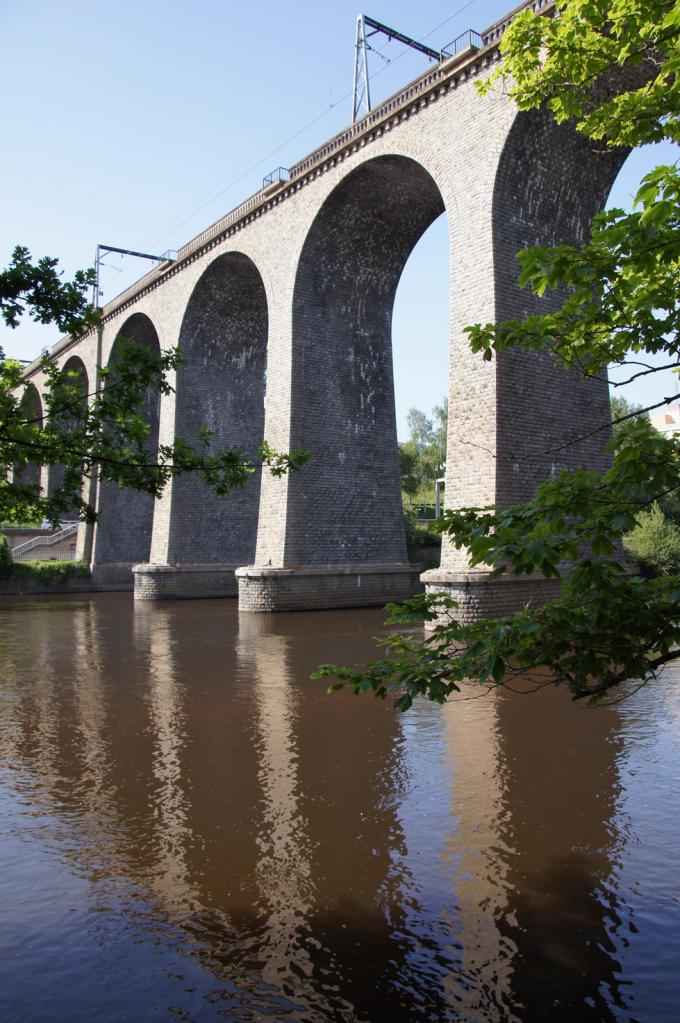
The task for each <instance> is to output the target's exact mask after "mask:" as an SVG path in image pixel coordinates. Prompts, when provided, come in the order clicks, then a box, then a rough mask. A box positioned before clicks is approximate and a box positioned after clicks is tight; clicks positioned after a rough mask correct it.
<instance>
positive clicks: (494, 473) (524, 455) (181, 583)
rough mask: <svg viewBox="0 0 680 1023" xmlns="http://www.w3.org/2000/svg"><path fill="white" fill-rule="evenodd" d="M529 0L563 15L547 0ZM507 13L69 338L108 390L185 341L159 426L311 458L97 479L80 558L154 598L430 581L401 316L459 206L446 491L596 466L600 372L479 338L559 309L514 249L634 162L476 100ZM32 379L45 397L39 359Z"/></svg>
mask: <svg viewBox="0 0 680 1023" xmlns="http://www.w3.org/2000/svg"><path fill="white" fill-rule="evenodd" d="M524 6H531V7H532V8H533V9H535V10H536V11H540V12H542V13H545V14H546V15H549V14H550V13H551V12H552V4H551V3H550V2H545V0H534V2H532V3H531V4H528V5H524ZM514 13H515V12H513V14H514ZM512 16H513V15H512V14H511V15H509V16H508V18H507V19H505V20H504V21H501V22H499V23H497V24H495V25H493V26H491V28H489V29H488V30H487V31H486V32H485V33H483V35H482V41H483V45H482V47H481V48H480V49H479V50H468V51H466V52H464V53H462V54H459V55H457V56H455V57H453V58H450V59H447V60H445V61H443V62H442V63H440V64H438V65H436V66H434V67H433V68H431V69H430V70H429V71H428V72H426V73H425V74H423V75H422V76H421V77H420V78H418V79H417V80H415V81H414V82H412V83H411V84H409V85H408V86H406V87H405V88H404V89H403V90H402V91H401V92H400V93H398V94H396V95H395V96H393V97H392V98H391V99H389V100H388V101H386V102H385V103H383V104H382V105H381V106H379V107H377V108H375V109H374V110H373V111H371V113H370V114H368V115H367V116H366V117H364V118H363V119H362V120H360V121H358V122H356V123H355V124H353V125H352V126H351V127H349V128H348V129H347V130H346V131H344V132H342V133H341V134H339V135H337V136H336V137H334V138H332V139H330V140H329V141H328V142H327V143H326V144H325V145H323V146H321V147H320V148H319V149H317V150H316V151H315V152H313V153H312V154H310V155H309V156H308V157H306V158H305V159H304V160H302V161H301V162H300V163H298V164H297V165H295V166H294V167H293V168H291V174H290V180H289V181H286V182H278V183H275V184H274V185H272V186H269V187H267V188H265V189H263V190H262V191H260V192H258V193H257V194H256V195H254V196H252V197H251V198H250V199H248V200H247V201H246V202H244V203H243V204H242V205H241V206H239V207H238V208H237V209H235V210H233V211H232V212H231V213H229V214H227V216H225V217H224V218H222V219H221V220H220V221H218V222H217V223H216V224H214V225H213V226H212V227H210V228H208V230H206V231H204V232H203V233H202V234H200V235H199V236H198V237H196V238H194V239H193V240H192V241H190V242H189V243H188V244H187V245H185V246H184V247H183V248H182V249H181V250H180V251H179V253H178V259H177V261H176V262H174V263H171V264H165V265H161V266H160V267H158V268H155V269H154V270H152V271H151V272H150V273H148V274H146V276H144V277H142V278H141V279H140V280H139V281H138V282H137V283H136V284H135V285H133V286H132V287H131V288H129V289H128V290H127V291H125V292H123V293H122V294H121V295H119V296H118V297H117V298H116V299H114V300H113V301H112V302H110V303H109V304H108V305H107V306H106V307H105V308H104V310H103V324H102V327H101V329H100V331H99V332H93V333H91V334H89V335H88V336H86V337H84V338H82V339H81V340H79V341H73V340H70V339H63V340H62V341H60V342H59V343H58V344H56V345H55V347H54V349H53V353H54V355H55V356H56V357H57V359H58V360H59V363H60V364H62V365H63V366H64V367H66V366H69V367H71V366H74V365H78V366H80V368H81V369H82V372H83V374H84V380H85V381H86V382H87V384H88V388H89V390H92V388H93V385H94V383H95V382H96V380H97V378H98V377H97V365H106V364H107V363H108V362H109V360H110V359H112V358H115V355H116V343H117V342H116V338H117V336H118V335H119V334H121V335H124V336H127V337H131V338H134V339H136V340H138V341H140V342H143V343H145V344H147V345H149V346H150V347H152V348H153V349H156V350H158V349H160V348H165V347H169V346H171V345H175V344H179V345H180V346H181V348H182V350H183V354H184V357H185V363H184V365H182V366H181V367H180V368H179V369H178V370H177V371H176V376H175V379H174V380H173V381H171V382H172V383H173V385H174V389H175V390H174V393H173V394H170V395H163V396H162V398H160V397H158V398H156V399H151V400H150V401H149V407H148V409H147V414H148V416H149V421H150V422H151V424H152V434H153V439H154V440H156V438H159V439H160V440H161V441H162V442H171V441H172V439H173V438H174V437H175V436H176V435H178V436H189V435H190V434H191V433H192V432H193V431H195V429H196V428H197V427H198V426H199V425H200V424H202V423H206V424H207V425H208V426H209V427H210V428H211V429H213V430H214V431H215V435H216V442H217V443H219V444H220V445H223V446H228V447H237V448H240V449H242V450H244V451H253V450H254V449H255V448H256V447H257V446H258V445H259V444H260V442H261V441H262V440H263V438H265V437H266V439H267V440H268V441H269V443H270V444H272V445H273V446H274V447H275V448H276V449H278V450H281V451H287V450H290V449H292V448H294V447H296V446H298V445H301V446H304V447H306V448H308V449H309V450H310V451H311V453H312V457H311V459H310V461H309V462H308V464H307V465H306V466H305V467H304V468H303V469H302V470H301V471H299V472H296V473H294V474H292V475H290V476H287V477H284V478H282V479H275V478H273V477H271V476H270V475H269V474H268V473H267V472H264V473H261V474H260V475H259V476H257V477H256V478H253V479H252V480H251V481H250V482H249V483H248V484H247V485H246V487H245V488H244V489H243V490H238V491H235V492H234V493H232V494H230V495H228V496H227V497H220V498H218V497H216V496H215V495H213V494H212V493H211V492H209V491H208V490H207V489H206V488H205V487H204V486H203V485H202V484H201V483H200V482H197V481H196V480H195V479H191V478H188V477H184V478H180V479H178V480H175V481H173V482H171V483H170V484H169V485H168V487H167V489H166V491H165V493H164V495H163V497H162V499H161V500H159V501H157V502H154V501H153V500H152V499H150V498H148V497H147V496H145V495H140V494H134V493H132V492H130V491H119V490H118V489H117V488H115V487H111V486H101V487H99V489H98V492H94V493H92V494H90V495H89V499H90V500H92V501H94V503H95V504H96V506H97V508H98V510H99V511H100V513H101V515H100V520H99V522H98V523H97V525H96V526H95V527H90V526H86V525H84V524H83V525H81V527H80V534H79V538H78V554H79V555H80V556H81V557H84V558H85V559H87V560H88V561H89V562H90V564H91V567H92V571H93V575H94V578H95V580H98V581H99V583H100V584H101V585H102V587H107V588H115V587H118V588H123V587H131V586H132V584H133V578H134V589H135V595H136V596H137V597H140V598H147V599H154V598H155V599H159V598H166V597H190V596H196V597H198V596H215V595H229V594H236V592H237V591H238V592H239V599H240V605H241V607H242V608H243V609H245V610H249V611H270V610H282V609H283V610H285V609H297V608H312V607H341V606H353V605H368V604H378V603H383V602H385V601H387V600H391V599H398V598H400V597H403V596H405V595H407V594H410V593H412V592H414V591H415V590H416V589H417V588H418V570H417V569H416V568H415V567H413V566H411V565H409V564H408V563H407V554H406V545H405V538H404V530H403V521H402V508H401V495H400V483H399V472H398V449H397V435H396V421H395V409H394V394H393V379H392V355H391V318H392V308H393V303H394V297H395V292H396V288H397V284H398V281H399V277H400V274H401V272H402V270H403V267H404V265H405V263H406V260H407V259H408V256H409V254H410V252H411V250H412V249H413V247H414V246H415V244H416V243H417V241H418V240H419V238H420V237H421V235H422V234H423V232H424V231H425V230H426V229H427V228H428V227H429V225H430V224H431V223H432V222H433V221H434V220H435V219H436V218H437V217H438V216H439V215H440V214H442V213H444V212H445V213H446V216H447V219H448V227H449V242H450V363H449V366H450V369H449V408H450V416H449V435H448V455H447V475H446V495H447V502H449V504H450V505H452V506H454V505H458V506H461V505H480V504H481V505H486V504H492V503H500V504H504V503H509V502H514V501H519V500H524V499H526V498H528V497H529V496H530V495H531V494H532V493H533V491H534V489H535V487H536V486H537V484H538V483H539V482H541V481H542V480H543V479H545V478H546V477H548V476H549V475H550V474H551V473H554V472H555V471H556V470H558V469H561V468H576V467H590V468H593V467H600V466H602V467H603V466H604V464H605V456H604V453H603V450H602V440H601V438H602V433H599V434H596V435H595V436H591V437H590V438H589V439H586V440H582V441H580V442H575V443H573V444H572V445H570V446H567V447H565V446H564V444H565V441H567V440H569V439H570V438H572V439H574V440H575V441H576V439H577V438H578V437H580V436H587V435H588V434H590V433H591V431H592V430H593V429H594V428H595V427H597V426H601V424H602V423H603V422H607V420H608V417H609V398H608V391H607V385H606V383H605V382H602V381H596V380H587V381H586V380H582V379H581V378H580V376H579V375H578V374H576V373H574V372H568V371H566V370H564V369H562V368H560V367H558V366H557V365H556V364H555V363H554V362H553V361H552V360H551V358H550V357H549V356H548V355H547V354H546V353H543V352H503V353H501V354H500V355H498V356H497V357H495V358H494V359H493V361H492V362H488V363H487V362H483V361H482V360H481V359H480V357H479V356H473V355H472V354H471V353H470V351H469V348H468V344H467V340H466V335H465V333H464V327H465V326H466V325H467V324H470V323H475V322H480V321H481V322H487V321H494V320H502V319H506V318H509V317H520V316H523V315H524V314H526V313H529V312H531V311H532V310H538V309H539V308H540V309H541V310H546V309H548V308H550V306H549V302H550V299H547V300H546V299H543V300H541V302H540V304H539V302H538V300H535V299H533V298H532V297H531V296H530V295H528V294H527V293H526V291H522V290H520V289H519V287H518V284H517V273H518V269H517V264H516V261H515V260H514V255H515V253H516V252H517V251H518V250H519V249H521V248H523V247H525V246H527V245H530V244H536V243H540V244H550V243H563V242H579V241H581V240H583V239H584V238H585V237H586V235H587V232H588V229H589V225H590V221H591V218H592V216H593V214H594V213H595V212H596V211H597V210H598V209H600V208H601V207H602V205H603V204H604V202H605V200H606V198H607V195H608V192H609V190H610V188H611V185H612V183H613V181H614V178H615V177H616V175H617V173H618V170H619V168H620V166H621V163H622V162H623V159H624V158H625V155H626V154H625V153H624V152H613V153H612V152H609V153H602V152H594V151H593V149H592V147H591V145H590V144H589V142H588V140H586V139H583V138H581V137H579V136H577V134H576V133H575V132H574V131H573V130H572V129H571V128H570V127H568V126H562V127H560V126H558V125H556V124H555V122H554V121H553V120H552V118H551V117H550V116H549V115H548V114H547V113H546V112H544V111H535V112H529V113H522V112H519V111H518V110H517V108H516V106H515V105H514V104H513V103H512V102H511V101H510V100H509V99H508V98H507V96H506V95H505V94H504V93H503V92H502V90H496V91H494V92H492V93H491V94H490V95H488V96H487V97H485V98H482V97H480V96H479V94H478V93H477V91H476V89H475V80H476V79H477V78H478V77H479V76H480V75H484V74H487V73H489V72H490V71H491V70H492V69H493V67H494V66H495V64H496V63H497V61H498V60H499V59H500V55H499V41H500V38H501V36H502V34H503V31H504V30H505V28H506V27H507V25H508V24H509V22H510V20H511V18H512ZM27 374H28V376H29V377H30V379H31V381H32V382H33V383H34V384H35V387H36V392H35V393H32V398H31V400H32V401H33V402H34V403H35V402H39V400H40V399H39V393H40V390H41V387H42V385H43V379H42V377H41V372H40V366H39V363H35V364H33V365H32V366H31V367H29V369H28V370H27ZM265 380H266V400H265ZM558 447H559V448H560V449H561V450H560V451H559V454H558V455H555V454H552V455H551V454H546V453H545V452H549V451H550V450H551V449H555V448H558ZM57 472H58V470H57V469H54V470H52V473H53V475H52V476H51V477H50V479H46V480H44V481H43V485H44V486H48V487H50V486H53V485H54V480H55V479H56V476H55V475H54V474H56V473H57ZM424 581H425V582H426V584H428V585H429V586H432V587H435V588H442V587H443V588H446V589H448V590H450V591H452V592H453V593H454V595H456V596H458V598H459V599H461V600H462V601H463V606H464V608H467V609H468V611H469V613H470V614H476V613H480V612H484V611H502V610H505V609H511V608H512V607H514V606H516V605H517V604H519V603H520V602H523V601H524V600H526V599H527V598H528V597H532V596H536V595H537V593H538V592H539V590H540V587H541V585H542V584H541V583H540V582H539V581H538V580H528V581H527V580H525V581H523V582H518V581H516V580H513V581H509V582H504V581H503V580H494V581H490V580H489V576H488V574H487V573H484V572H471V571H470V570H469V568H468V566H467V564H466V561H465V557H464V554H463V553H461V552H459V551H456V550H455V549H454V548H453V547H448V546H446V545H444V549H443V552H442V560H441V567H440V568H439V569H436V570H433V571H430V572H428V573H426V574H425V576H424ZM550 585H554V584H550Z"/></svg>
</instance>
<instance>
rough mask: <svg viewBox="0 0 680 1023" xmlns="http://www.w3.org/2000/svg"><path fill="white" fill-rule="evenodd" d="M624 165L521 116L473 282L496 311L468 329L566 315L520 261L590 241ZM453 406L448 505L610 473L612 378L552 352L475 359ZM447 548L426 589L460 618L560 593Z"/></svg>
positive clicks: (504, 155)
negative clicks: (525, 284)
mask: <svg viewBox="0 0 680 1023" xmlns="http://www.w3.org/2000/svg"><path fill="white" fill-rule="evenodd" d="M626 155H627V154H626V151H624V150H606V149H605V147H604V145H598V144H596V143H593V142H592V141H591V140H589V139H587V138H585V137H584V136H583V135H581V134H579V133H578V132H577V131H576V130H575V128H574V127H573V125H571V124H564V125H558V124H557V123H556V122H555V120H554V118H553V117H552V115H551V113H550V112H549V111H548V110H536V111H527V112H524V111H518V112H517V113H516V114H515V116H514V118H513V120H512V122H511V124H510V125H509V127H508V130H507V132H506V134H505V136H504V139H503V141H502V145H501V146H500V148H499V152H498V157H497V163H496V169H495V175H494V179H493V189H492V192H491V195H490V207H489V217H490V223H489V224H488V228H487V230H488V233H489V237H490V255H491V260H490V261H489V268H488V270H486V269H484V268H482V270H481V271H480V272H479V273H471V274H470V283H466V282H465V281H464V282H463V288H464V289H467V293H468V295H473V296H474V294H475V293H477V294H480V295H481V293H482V291H483V290H484V288H486V289H487V291H488V294H489V295H492V296H493V303H492V305H491V308H490V309H489V311H488V312H487V314H486V315H485V316H476V317H475V316H474V312H473V313H472V317H471V318H469V319H468V322H475V320H477V321H479V320H481V321H482V322H485V320H488V319H493V320H494V321H495V322H496V323H498V322H501V321H503V320H506V319H520V320H521V319H522V318H523V317H525V316H526V315H529V314H535V313H536V314H537V313H545V312H549V311H551V310H554V309H557V308H559V307H560V305H561V304H562V302H563V300H564V297H565V296H564V293H558V292H557V293H552V294H548V295H546V296H544V297H543V298H538V297H536V296H533V295H532V294H531V292H530V291H529V290H528V289H526V288H524V289H523V288H520V287H519V272H520V266H519V263H518V261H517V259H516V258H515V257H516V253H517V252H519V251H520V250H521V249H523V248H527V247H528V246H531V245H558V244H576V245H578V244H581V243H582V242H583V241H585V240H586V238H587V236H588V232H589V228H590V225H591V222H592V218H593V216H594V214H595V213H597V211H598V210H600V209H602V207H603V206H604V203H605V201H606V198H607V195H608V193H609V191H610V189H611V186H612V184H613V182H614V179H615V178H616V175H617V174H618V172H619V169H620V167H621V165H622V163H623V161H624V159H625V157H626ZM467 308H468V309H474V302H472V301H469V300H468V302H467ZM489 313H490V315H489ZM475 379H476V380H478V381H480V382H481V381H484V390H483V392H482V391H481V390H480V389H476V388H475V385H474V382H475ZM457 388H461V389H462V388H467V390H468V399H467V405H466V402H465V400H462V401H456V398H457V397H460V394H459V393H458V394H456V390H457ZM475 396H476V400H477V402H478V409H477V412H476V414H475V412H474V409H473V403H474V400H475ZM452 399H453V401H452V407H453V410H454V414H453V415H452V416H451V417H450V420H449V438H448V451H447V474H446V475H447V486H446V490H447V504H448V505H449V506H465V505H476V506H484V505H490V504H495V505H498V506H503V505H508V504H513V503H517V502H522V501H526V500H528V499H530V498H531V497H532V496H533V494H534V492H535V490H536V488H537V487H538V485H539V484H540V483H542V482H544V481H545V480H546V479H549V478H550V477H551V476H553V475H555V474H556V473H557V472H559V471H561V470H562V469H576V468H585V469H600V470H601V469H604V468H605V467H606V465H607V455H606V452H605V442H606V440H607V437H608V424H609V419H610V411H609V393H608V386H607V381H606V379H605V378H599V379H593V378H588V377H586V376H584V375H583V374H582V373H581V372H580V371H579V370H578V369H577V368H573V369H569V370H567V369H565V368H564V367H562V366H561V365H560V364H558V363H557V362H556V360H555V359H554V358H553V357H552V356H551V355H550V353H549V352H548V351H520V350H511V351H505V352H501V353H495V354H494V357H493V359H492V361H491V363H486V364H485V363H483V362H482V360H481V356H479V355H476V356H474V357H472V358H471V359H470V358H468V357H466V370H465V373H464V374H461V375H460V379H458V378H457V377H454V378H452ZM458 409H462V411H463V414H457V410H458ZM444 541H445V542H444V544H443V547H442V567H441V569H440V570H434V571H432V572H428V573H426V575H425V576H423V579H424V581H425V582H426V584H427V586H428V587H432V588H433V589H435V590H439V589H442V588H443V589H445V590H446V591H447V592H448V593H450V594H451V595H452V596H453V597H454V598H455V599H457V600H458V602H459V609H460V610H459V613H460V614H462V615H466V614H471V615H472V616H473V617H474V616H479V615H485V614H496V613H498V610H499V609H500V610H502V611H504V612H505V611H510V610H513V609H515V608H517V607H520V606H522V604H524V603H526V602H527V601H531V600H544V599H546V598H547V597H550V596H554V595H556V593H557V592H558V590H559V583H556V582H555V581H554V580H543V579H539V578H536V579H532V580H530V581H519V582H517V581H513V584H512V586H510V585H509V581H508V579H506V578H505V577H503V578H502V579H498V580H493V579H491V577H490V576H489V573H488V571H485V570H484V569H476V570H474V571H472V572H471V571H470V569H469V567H468V563H467V555H466V552H465V551H464V550H456V549H454V548H453V547H452V546H451V545H450V544H449V543H447V542H446V537H445V538H444Z"/></svg>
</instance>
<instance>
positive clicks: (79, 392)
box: [47, 355, 90, 520]
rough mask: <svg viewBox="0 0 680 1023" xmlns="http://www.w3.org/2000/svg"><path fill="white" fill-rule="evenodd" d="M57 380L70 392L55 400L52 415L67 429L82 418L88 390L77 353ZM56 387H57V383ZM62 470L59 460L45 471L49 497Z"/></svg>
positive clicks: (74, 512) (72, 515) (70, 516)
mask: <svg viewBox="0 0 680 1023" xmlns="http://www.w3.org/2000/svg"><path fill="white" fill-rule="evenodd" d="M59 382H64V383H65V384H66V385H67V387H68V388H69V392H70V393H69V395H68V397H67V398H66V399H65V400H64V402H63V403H62V402H60V401H59V400H58V401H57V405H56V409H55V411H54V412H53V413H52V415H53V418H54V419H56V421H57V423H58V425H59V426H60V427H61V428H62V429H64V430H69V429H72V428H74V427H75V426H77V424H78V423H79V422H80V421H81V420H82V416H83V413H84V411H85V408H86V406H87V401H88V395H89V391H90V383H89V378H88V374H87V369H86V368H85V363H84V362H83V360H82V359H81V358H80V356H79V355H72V356H71V357H70V358H69V359H67V360H66V362H65V363H64V365H63V366H62V368H61V372H60V374H59ZM57 388H59V383H58V384H57ZM71 389H73V391H71ZM64 472H65V467H64V466H63V465H62V464H61V463H59V462H57V463H55V464H54V465H51V466H50V467H49V469H48V473H47V493H48V496H49V497H52V496H53V495H54V493H55V491H56V490H57V488H58V487H60V486H61V485H62V483H63V482H64ZM63 518H64V519H66V520H75V519H77V518H78V509H77V508H71V509H68V510H67V511H66V512H65V513H64V515H63Z"/></svg>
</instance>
